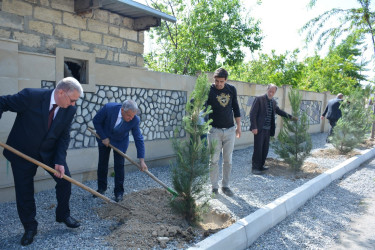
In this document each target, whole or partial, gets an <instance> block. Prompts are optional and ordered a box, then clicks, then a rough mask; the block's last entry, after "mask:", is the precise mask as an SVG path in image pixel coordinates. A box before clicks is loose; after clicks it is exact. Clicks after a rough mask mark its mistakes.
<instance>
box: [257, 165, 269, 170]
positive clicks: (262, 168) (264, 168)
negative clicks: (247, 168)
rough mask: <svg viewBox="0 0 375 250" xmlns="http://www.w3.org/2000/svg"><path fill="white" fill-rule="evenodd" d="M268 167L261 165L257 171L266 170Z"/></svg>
mask: <svg viewBox="0 0 375 250" xmlns="http://www.w3.org/2000/svg"><path fill="white" fill-rule="evenodd" d="M268 169H269V167H264V166H263V167H261V168H258V170H259V171H267V170H268Z"/></svg>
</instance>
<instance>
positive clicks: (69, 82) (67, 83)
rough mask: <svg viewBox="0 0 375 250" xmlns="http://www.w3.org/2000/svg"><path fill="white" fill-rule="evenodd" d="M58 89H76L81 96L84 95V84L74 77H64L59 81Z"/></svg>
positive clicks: (67, 90)
mask: <svg viewBox="0 0 375 250" xmlns="http://www.w3.org/2000/svg"><path fill="white" fill-rule="evenodd" d="M56 89H62V90H64V91H65V92H73V91H74V90H76V91H77V92H78V93H79V96H83V89H82V86H81V84H80V83H79V81H77V79H75V78H74V77H65V78H63V79H62V80H60V81H59V82H58V83H57V85H56Z"/></svg>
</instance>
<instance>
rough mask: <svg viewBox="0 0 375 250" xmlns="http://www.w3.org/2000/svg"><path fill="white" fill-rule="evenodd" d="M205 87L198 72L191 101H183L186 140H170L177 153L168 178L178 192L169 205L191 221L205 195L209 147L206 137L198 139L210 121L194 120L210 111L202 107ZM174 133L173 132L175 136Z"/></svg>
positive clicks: (204, 79) (195, 218)
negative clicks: (200, 122)
mask: <svg viewBox="0 0 375 250" xmlns="http://www.w3.org/2000/svg"><path fill="white" fill-rule="evenodd" d="M209 89H210V84H209V82H208V79H207V75H200V76H199V77H198V79H197V82H196V85H195V88H194V91H193V92H192V94H191V99H192V100H194V101H191V102H188V103H187V104H186V115H185V116H184V118H183V128H184V129H185V131H186V132H187V133H188V135H189V140H180V139H179V138H177V136H175V137H174V138H173V139H172V146H173V149H174V151H175V153H176V155H177V161H176V163H175V164H173V165H172V181H173V186H174V189H175V190H176V191H177V192H178V193H179V194H182V195H181V196H180V197H178V198H177V199H174V200H173V201H172V207H173V208H175V209H176V210H177V211H178V212H180V213H181V214H183V215H184V216H185V218H186V219H187V220H188V221H189V222H191V223H195V222H197V221H199V220H200V218H201V213H202V212H203V211H204V208H205V207H206V205H207V202H208V197H209V194H208V192H207V191H206V190H205V188H204V186H205V185H207V183H208V177H209V158H210V155H212V153H213V147H212V148H211V147H207V141H206V140H207V139H203V140H201V139H200V138H201V135H204V134H207V133H208V131H209V129H210V125H209V124H210V123H211V120H210V121H207V122H205V123H204V124H203V125H202V124H199V122H198V121H199V118H200V117H202V116H203V117H204V116H207V115H208V114H209V113H210V112H211V108H210V107H207V108H205V103H206V101H207V98H208V92H209ZM178 134H179V133H178V131H176V135H178ZM197 200H199V201H200V205H198V203H197Z"/></svg>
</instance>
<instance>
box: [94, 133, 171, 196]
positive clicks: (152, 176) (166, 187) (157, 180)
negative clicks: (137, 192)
mask: <svg viewBox="0 0 375 250" xmlns="http://www.w3.org/2000/svg"><path fill="white" fill-rule="evenodd" d="M87 129H88V130H89V131H90V132H91V133H92V134H93V135H95V136H96V137H97V138H98V139H99V140H100V137H99V135H98V134H97V133H96V132H95V131H94V130H93V129H92V128H90V127H87ZM109 147H111V148H113V150H114V151H116V152H117V153H118V154H119V155H121V156H122V157H124V158H125V159H127V160H128V161H129V162H131V163H132V164H134V165H135V166H137V167H138V168H139V170H142V167H141V165H139V164H138V163H137V162H135V161H133V160H132V159H131V158H130V157H129V156H127V155H126V154H125V153H124V152H122V151H121V150H119V149H118V148H116V147H115V146H113V145H111V144H109ZM143 172H145V173H146V174H147V175H148V176H150V177H151V179H153V180H154V181H156V182H157V183H159V184H160V185H161V186H162V187H163V188H165V189H166V190H167V191H168V192H170V193H171V194H173V195H174V196H178V193H177V192H176V191H174V190H172V189H171V188H169V187H168V186H167V185H165V184H164V183H163V182H162V181H161V180H159V179H158V178H156V176H155V175H153V174H152V173H150V172H149V171H148V170H145V171H143Z"/></svg>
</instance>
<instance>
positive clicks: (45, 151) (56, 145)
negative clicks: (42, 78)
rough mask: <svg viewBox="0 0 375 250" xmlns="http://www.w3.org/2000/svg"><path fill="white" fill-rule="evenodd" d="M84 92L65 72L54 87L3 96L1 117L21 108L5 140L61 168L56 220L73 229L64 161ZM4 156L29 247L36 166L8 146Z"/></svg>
mask: <svg viewBox="0 0 375 250" xmlns="http://www.w3.org/2000/svg"><path fill="white" fill-rule="evenodd" d="M82 95H83V90H82V87H81V84H80V83H79V82H78V81H77V80H76V79H74V78H72V77H67V78H64V79H62V80H61V81H60V82H59V83H58V84H57V86H56V89H54V90H47V89H31V88H26V89H23V90H21V91H20V92H19V93H17V94H15V95H6V96H0V118H1V115H2V113H3V112H5V111H11V112H16V113H17V117H16V120H15V121H14V124H13V127H12V130H11V132H10V134H9V137H8V140H7V144H8V145H9V146H11V147H13V148H15V149H17V150H19V151H21V152H22V153H24V154H26V155H28V156H30V157H32V158H34V159H36V160H38V161H41V162H43V163H44V164H46V165H48V166H50V167H52V168H54V169H55V170H56V171H57V172H58V173H56V174H55V175H53V174H52V173H50V174H51V176H52V177H53V178H54V179H55V181H56V198H57V207H56V221H57V222H63V223H65V224H66V226H68V227H71V228H76V227H79V226H80V224H79V222H78V221H77V220H75V219H74V218H73V217H71V216H70V209H69V199H70V194H71V183H70V182H68V181H66V180H65V179H62V177H63V176H64V175H67V176H70V173H69V169H68V166H67V164H66V154H67V152H66V151H67V149H68V146H69V140H70V134H69V130H70V125H71V122H72V120H73V117H74V114H75V112H76V109H77V108H76V107H75V106H74V105H75V103H76V101H77V100H78V99H79V97H80V96H82ZM4 156H5V157H6V158H7V159H8V161H10V162H11V166H12V171H13V177H14V185H15V190H16V201H17V211H18V215H19V218H20V220H21V222H22V224H23V226H24V229H25V233H24V235H23V236H22V239H21V244H22V245H23V246H26V245H29V244H31V243H32V242H33V239H34V236H35V235H36V233H37V226H38V222H37V221H36V220H35V215H36V207H35V200H34V176H35V174H36V171H37V167H38V166H37V165H35V164H33V163H30V162H29V161H26V160H24V159H23V158H21V157H19V156H17V155H16V154H13V153H12V152H10V151H8V150H4Z"/></svg>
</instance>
